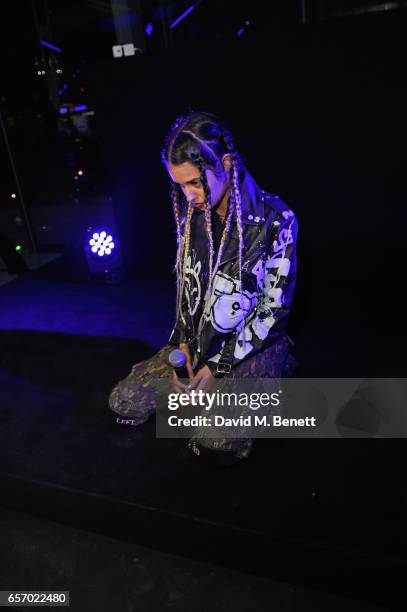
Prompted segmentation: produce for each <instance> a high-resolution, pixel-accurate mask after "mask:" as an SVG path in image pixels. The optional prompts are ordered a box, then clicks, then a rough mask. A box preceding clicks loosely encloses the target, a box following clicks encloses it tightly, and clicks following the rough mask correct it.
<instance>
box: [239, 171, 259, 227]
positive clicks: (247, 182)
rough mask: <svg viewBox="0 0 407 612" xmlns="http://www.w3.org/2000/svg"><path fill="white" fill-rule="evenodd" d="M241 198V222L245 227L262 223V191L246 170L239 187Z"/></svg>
mask: <svg viewBox="0 0 407 612" xmlns="http://www.w3.org/2000/svg"><path fill="white" fill-rule="evenodd" d="M240 193H241V197H242V221H243V223H244V224H246V225H261V224H262V223H264V221H265V219H264V195H265V194H264V191H263V190H262V189H260V187H259V186H258V185H257V183H256V181H255V180H254V178H253V177H252V176H251V174H249V172H248V171H247V170H246V172H245V177H244V179H243V182H242V184H241V187H240Z"/></svg>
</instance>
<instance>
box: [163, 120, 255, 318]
mask: <svg viewBox="0 0 407 612" xmlns="http://www.w3.org/2000/svg"><path fill="white" fill-rule="evenodd" d="M225 154H229V155H230V157H231V162H232V178H231V185H230V206H229V212H228V214H227V218H226V223H225V227H224V230H223V234H222V238H221V242H220V245H219V249H218V255H217V258H216V262H215V264H214V246H213V236H212V227H211V193H210V188H209V184H208V181H207V178H206V173H205V171H206V170H207V169H211V170H212V171H213V172H215V174H216V173H217V169H218V167H219V164H220V163H221V159H222V157H223V156H224V155H225ZM161 157H162V161H163V163H164V164H165V165H167V164H168V163H170V162H171V164H173V165H175V166H177V165H179V164H182V163H184V162H190V163H192V164H194V165H195V166H196V167H197V168H198V169H199V172H200V181H201V185H202V187H203V189H204V194H205V202H204V206H203V210H204V214H205V221H206V233H207V238H208V248H209V276H208V286H207V292H206V296H207V297H209V296H210V295H211V290H212V286H213V282H214V278H215V276H216V272H217V269H218V267H219V264H220V262H221V258H222V254H223V247H224V243H225V240H226V238H227V236H228V234H229V231H230V227H231V223H232V218H233V217H235V220H236V225H237V231H238V236H239V284H240V286H239V289H240V292H242V291H243V287H242V252H243V246H244V245H243V224H242V205H241V194H240V184H241V182H242V180H243V178H244V175H245V172H246V168H245V166H244V164H243V161H242V159H241V157H240V155H239V153H238V151H237V149H236V147H235V144H234V141H233V138H232V135H231V133H230V130H229V129H228V128H227V127H226V126H225V125H224V123H223V122H221V120H220V119H219V118H218V117H217V116H216V115H213V114H212V113H207V112H194V111H190V112H189V113H188V114H187V115H186V116H183V117H179V118H178V119H177V120H176V121H175V122H174V123H173V125H172V126H171V129H170V132H169V134H168V136H167V138H166V140H165V143H164V147H163V149H162V151H161ZM171 200H172V207H173V212H174V218H175V225H176V232H177V254H176V262H175V271H176V275H177V300H176V309H177V311H176V316H177V318H178V317H180V318H181V319H182V320H183V321H184V322H185V319H184V316H183V313H182V295H183V290H184V285H185V278H186V272H187V260H188V255H189V250H190V235H191V219H192V215H193V212H194V209H193V205H192V202H189V203H187V202H186V199H185V197H184V195H183V193H182V191H181V190H180V187H179V186H178V185H177V184H175V183H172V185H171ZM181 212H185V213H186V216H185V228H184V234H182V227H181V225H182V224H181Z"/></svg>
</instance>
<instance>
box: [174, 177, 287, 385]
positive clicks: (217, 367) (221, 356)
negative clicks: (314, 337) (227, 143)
mask: <svg viewBox="0 0 407 612" xmlns="http://www.w3.org/2000/svg"><path fill="white" fill-rule="evenodd" d="M241 197H242V221H243V244H244V248H243V257H242V287H240V282H239V249H238V246H239V237H238V230H237V227H236V220H235V218H233V219H232V223H231V226H230V232H229V235H228V237H227V239H226V241H225V244H224V249H223V254H222V259H221V262H220V265H219V267H218V270H217V273H216V276H215V279H214V283H213V288H212V291H211V295H210V296H207V299H206V304H205V303H204V302H205V300H204V297H205V293H206V287H207V281H208V268H209V253H208V241H207V235H206V225H205V216H204V214H203V212H201V211H199V210H195V211H194V213H193V216H192V220H191V237H190V253H189V256H188V259H187V268H186V279H185V285H184V290H183V295H182V317H180V316H179V317H178V319H177V321H176V323H175V327H174V329H173V331H172V333H171V336H170V338H169V341H168V342H169V344H176V345H178V344H179V343H181V342H186V343H188V344H189V348H190V350H191V358H192V367H193V369H194V371H195V372H196V371H197V370H199V369H200V368H201V367H203V366H204V365H207V366H208V367H209V368H210V370H211V372H212V374H213V375H214V376H221V375H223V374H228V373H229V372H230V371H231V369H232V368H234V367H235V366H236V365H237V364H239V363H240V362H241V361H242V360H243V359H246V358H248V357H250V356H253V355H255V354H256V353H259V352H260V351H263V350H265V349H267V348H269V347H270V346H271V345H272V344H273V343H274V342H275V341H276V340H278V339H280V338H281V336H283V335H284V334H285V333H286V332H285V326H286V322H287V319H288V315H289V312H290V308H291V305H292V301H293V296H294V288H295V282H296V269H297V263H296V239H297V219H296V216H295V215H294V213H293V211H292V210H290V209H289V208H288V206H287V205H286V204H285V203H284V202H283V201H282V200H281V199H280V198H279V197H278V196H276V195H274V194H272V193H266V192H265V191H263V190H262V189H260V188H259V187H258V185H257V184H256V182H255V181H254V179H253V178H252V177H251V176H250V174H249V173H248V172H247V171H246V174H245V178H244V180H243V184H242V187H241ZM184 223H185V217H183V218H182V221H181V224H182V227H184ZM182 231H183V230H182ZM215 261H216V257H215ZM201 318H202V320H201ZM200 321H201V324H200V326H199V322H200ZM199 327H200V329H198V328H199ZM243 333H244V334H245V342H243Z"/></svg>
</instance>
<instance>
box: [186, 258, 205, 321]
mask: <svg viewBox="0 0 407 612" xmlns="http://www.w3.org/2000/svg"><path fill="white" fill-rule="evenodd" d="M201 267H202V264H201V262H200V261H196V252H195V251H194V250H192V256H191V255H188V257H187V261H186V270H185V295H186V299H187V304H188V312H189V314H190V315H191V316H193V315H194V314H195V313H196V311H197V308H198V306H199V303H200V301H201V296H202V290H201V281H200V278H199V275H200V272H201Z"/></svg>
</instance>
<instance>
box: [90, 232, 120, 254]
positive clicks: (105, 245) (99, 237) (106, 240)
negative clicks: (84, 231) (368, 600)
mask: <svg viewBox="0 0 407 612" xmlns="http://www.w3.org/2000/svg"><path fill="white" fill-rule="evenodd" d="M88 248H90V251H91V252H92V253H97V254H98V256H99V257H103V256H104V255H111V254H112V252H113V250H114V248H115V244H114V242H113V238H112V236H111V235H110V234H107V233H106V232H105V231H104V230H103V231H101V232H95V233H94V234H93V236H92V238H91V239H90V240H89V241H88Z"/></svg>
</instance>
